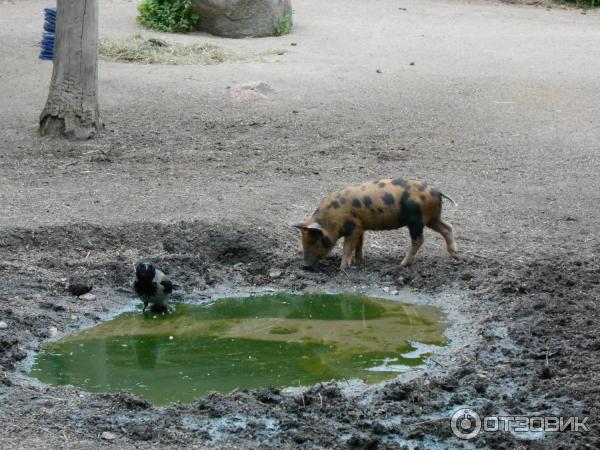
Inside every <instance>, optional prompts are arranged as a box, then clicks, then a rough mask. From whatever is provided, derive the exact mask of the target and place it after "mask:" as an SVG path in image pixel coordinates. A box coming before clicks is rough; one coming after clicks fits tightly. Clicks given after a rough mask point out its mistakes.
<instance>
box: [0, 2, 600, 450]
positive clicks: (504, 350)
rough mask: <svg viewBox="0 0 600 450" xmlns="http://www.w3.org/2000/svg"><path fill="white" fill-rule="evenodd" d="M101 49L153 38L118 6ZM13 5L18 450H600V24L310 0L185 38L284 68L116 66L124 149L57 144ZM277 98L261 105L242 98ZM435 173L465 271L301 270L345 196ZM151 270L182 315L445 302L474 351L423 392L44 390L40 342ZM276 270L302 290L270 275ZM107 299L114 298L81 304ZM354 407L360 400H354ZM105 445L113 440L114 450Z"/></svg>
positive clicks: (12, 372) (117, 128)
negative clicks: (213, 309)
mask: <svg viewBox="0 0 600 450" xmlns="http://www.w3.org/2000/svg"><path fill="white" fill-rule="evenodd" d="M100 3H101V6H100V7H101V24H100V28H101V31H100V33H101V35H102V36H104V37H119V36H126V35H130V34H131V33H134V32H136V31H141V32H144V33H145V34H147V35H151V34H152V33H147V32H146V31H144V30H142V29H140V28H139V27H138V26H137V25H136V24H135V21H134V16H135V3H134V2H132V1H117V0H114V1H108V0H106V1H101V2H100ZM48 4H49V2H42V1H30V0H22V1H21V0H19V1H17V0H15V1H6V2H3V3H2V4H0V42H2V46H1V47H0V61H1V64H0V105H2V106H1V108H0V123H1V125H2V126H1V128H0V136H1V141H0V158H1V160H0V161H1V164H0V256H1V258H0V273H1V275H2V289H0V320H1V321H4V322H6V325H7V327H6V328H5V329H0V423H1V424H2V428H1V429H2V433H0V448H6V449H16V448H27V449H32V448H50V447H51V448H99V447H110V446H112V447H115V448H173V447H186V448H211V447H217V448H248V447H249V448H254V447H259V446H260V447H261V448H307V449H308V448H348V447H354V448H399V447H402V446H406V447H408V448H457V447H461V446H463V445H464V446H465V447H466V448H470V447H473V446H474V447H478V448H486V447H487V448H516V447H519V446H522V447H526V448H539V449H543V448H569V449H571V448H598V447H600V430H599V428H598V424H597V421H598V416H599V412H600V411H599V408H600V389H599V386H600V375H599V373H600V357H599V352H600V337H599V336H598V330H599V329H600V302H599V298H600V258H599V256H598V255H599V254H600V240H599V239H598V232H599V231H600V226H599V225H598V221H599V219H600V211H599V209H598V205H599V199H600V194H599V192H600V179H599V178H598V174H599V173H600V156H599V153H600V151H599V145H600V125H599V124H600V111H599V109H598V105H599V104H600V78H599V77H598V73H600V48H599V47H598V45H595V44H594V43H597V42H598V41H599V39H600V14H598V13H597V12H588V13H587V14H582V13H581V11H580V10H576V9H567V10H561V9H553V10H551V11H547V10H545V9H544V8H539V7H534V6H527V5H512V4H511V5H509V4H505V3H501V2H495V1H479V0H474V1H461V0H456V1H454V0H436V1H434V0H379V1H377V2H373V1H368V0H328V1H327V2H322V1H319V0H297V1H296V2H295V4H294V10H295V18H294V20H295V29H294V32H293V33H292V34H291V35H289V36H285V37H281V38H264V39H258V40H253V39H244V40H229V39H218V38H215V37H211V36H208V35H204V34H201V33H197V34H192V35H186V36H170V37H169V38H170V39H174V40H178V41H181V42H212V43H217V44H219V45H222V46H224V47H227V48H231V49H234V50H237V51H248V52H250V51H252V52H260V51H267V50H273V49H283V50H285V52H280V53H283V54H281V55H278V56H277V57H276V58H273V59H272V60H270V61H268V62H257V61H254V62H245V63H225V64H220V65H213V66H144V65H128V64H120V63H107V62H101V63H100V70H99V73H100V80H99V90H100V107H101V113H102V115H103V119H104V121H105V124H106V129H105V131H104V133H103V134H102V135H101V136H99V137H98V138H97V139H94V140H92V141H86V142H64V141H60V140H56V141H55V140H49V139H42V138H40V137H38V136H37V134H36V121H37V116H38V114H39V112H41V110H42V107H43V104H44V102H45V99H46V95H47V92H48V83H49V80H50V74H51V64H49V63H48V62H41V61H39V60H38V59H37V54H38V48H37V41H39V38H40V33H41V27H42V15H41V14H42V8H43V7H44V6H48ZM252 82H263V83H266V84H267V85H268V86H269V87H270V89H268V90H267V91H265V92H266V94H265V95H264V96H263V97H264V98H259V99H255V100H243V99H240V98H238V97H236V96H235V95H234V94H233V93H235V92H238V91H237V90H236V89H237V88H236V87H237V86H239V85H242V84H244V83H252ZM395 175H405V176H413V177H421V178H424V179H426V180H428V181H429V182H430V183H432V184H436V185H438V186H439V187H441V188H442V189H443V191H444V192H445V193H447V194H448V195H450V196H451V197H453V198H455V199H456V200H457V201H458V203H459V206H458V208H453V207H451V206H449V205H446V207H445V212H444V216H445V217H446V218H447V219H448V220H449V221H450V222H451V223H452V224H453V225H454V226H455V229H456V234H457V243H458V245H459V249H460V251H461V254H462V256H463V260H462V261H460V262H456V261H453V260H451V259H449V258H448V256H447V254H446V253H445V249H444V246H443V242H442V240H441V239H440V238H439V236H434V235H433V234H432V233H427V232H426V241H425V245H424V247H423V248H422V250H421V252H420V253H419V256H418V258H417V262H416V264H415V265H414V266H412V267H410V268H407V269H400V268H399V263H400V260H401V258H402V256H403V253H404V251H405V250H406V248H407V246H408V245H409V239H408V233H407V231H406V230H401V231H395V232H384V233H371V234H370V235H368V236H367V239H366V242H365V254H366V258H367V260H366V265H365V266H364V267H362V268H360V269H352V270H349V271H347V272H346V273H341V272H340V271H339V270H338V269H337V267H338V265H339V262H340V256H339V249H338V250H337V251H336V252H335V253H334V254H333V256H332V257H330V258H329V259H327V260H326V261H324V263H323V264H322V265H321V267H320V268H319V269H318V270H316V271H312V272H308V271H305V270H302V269H301V268H300V264H299V263H300V258H299V256H300V255H299V249H298V242H297V236H296V233H295V232H294V230H292V229H289V228H288V227H287V226H286V222H287V221H289V220H293V219H300V218H303V217H304V216H305V215H306V214H307V213H308V212H311V211H312V210H313V209H314V208H315V207H316V205H317V203H318V200H319V199H320V198H321V197H322V196H323V195H324V194H326V193H327V192H329V191H331V190H334V189H338V188H339V187H341V186H343V185H345V184H350V183H357V182H361V181H364V180H369V179H378V178H382V177H386V176H395ZM142 257H148V258H152V259H154V260H156V261H157V262H158V264H159V265H160V267H162V268H164V269H165V271H167V272H168V273H169V274H170V275H171V276H172V277H173V278H175V279H176V280H177V281H178V282H180V283H181V284H182V285H183V286H184V291H185V294H184V298H200V297H203V296H209V295H211V294H214V293H218V292H229V291H244V290H253V289H263V288H284V289H293V290H304V289H337V290H351V291H355V292H370V293H376V294H377V293H383V292H390V291H394V290H400V291H401V292H402V290H403V289H409V290H410V291H412V292H417V293H421V294H428V295H431V296H433V297H434V298H435V299H436V300H435V301H436V302H437V304H439V305H441V306H442V307H443V308H444V309H445V311H446V312H447V313H448V314H449V316H450V317H451V318H452V319H453V320H454V322H455V326H454V327H453V329H452V331H451V337H452V336H454V337H456V342H457V344H456V345H455V346H454V347H453V348H452V350H451V351H450V352H449V353H447V354H445V355H440V356H439V357H438V358H436V359H435V360H434V361H433V362H431V364H430V365H429V366H428V368H427V369H426V370H425V371H423V372H420V373H418V374H415V375H412V376H407V377H401V378H399V379H397V380H394V381H392V382H388V383H385V384H381V385H376V386H373V387H369V388H366V387H364V386H361V385H360V384H358V385H349V384H347V383H325V384H322V385H318V386H315V387H312V388H310V389H309V390H307V391H306V392H304V393H296V394H293V395H283V394H282V393H280V392H278V391H277V390H274V389H272V390H263V391H258V392H245V391H241V392H237V393H233V394H231V395H228V396H227V395H221V394H213V395H210V396H209V397H207V398H204V399H198V400H197V401H195V402H194V403H193V404H191V405H175V406H172V407H165V408H157V407H153V406H151V405H149V404H148V403H146V402H145V401H144V400H143V399H140V398H136V397H133V396H130V395H128V394H125V393H123V394H120V395H92V394H89V393H86V392H83V391H80V390H78V389H75V388H71V387H58V388H56V387H47V386H40V385H36V384H34V383H32V382H31V381H30V380H29V379H28V378H27V377H26V376H25V375H24V374H23V370H24V369H25V367H26V363H27V361H28V360H29V359H30V357H31V355H32V354H33V352H34V351H35V350H37V349H39V346H40V343H41V342H43V341H44V340H45V339H47V338H48V337H49V336H50V329H51V327H56V328H57V330H58V332H59V335H62V334H63V333H66V332H69V330H72V329H74V328H76V327H77V326H79V325H89V324H92V323H95V322H98V321H99V320H102V319H103V318H105V317H108V316H110V315H114V314H115V313H116V312H117V311H119V310H120V309H122V308H124V307H127V305H130V304H131V303H132V302H135V299H134V298H133V297H132V296H131V294H129V293H128V292H127V290H128V287H129V283H130V280H131V276H132V265H133V263H134V262H135V261H137V260H138V259H139V258H142ZM273 268H278V269H281V271H282V275H281V276H280V277H277V278H275V279H272V278H270V277H269V272H270V271H271V270H272V269H273ZM73 274H81V275H82V276H85V277H88V278H90V279H92V280H93V281H94V284H95V287H94V291H93V292H94V293H95V295H96V296H97V300H95V301H88V302H85V301H82V300H78V299H75V298H73V297H70V296H69V295H68V293H67V292H66V289H65V287H66V284H67V279H68V278H69V277H70V276H72V275H73ZM357 386H358V387H357ZM463 406H464V407H471V408H473V409H475V410H477V411H478V412H479V413H481V414H487V415H492V414H507V415H538V416H539V415H561V416H571V415H576V416H579V417H584V416H589V417H590V419H589V421H588V425H589V426H590V431H589V432H587V433H569V432H564V433H547V434H546V436H545V438H544V439H531V438H533V437H535V436H531V435H519V434H518V433H514V434H511V433H483V434H481V435H480V436H479V437H478V438H476V439H474V440H471V441H468V442H463V441H459V440H457V439H456V438H454V437H453V436H452V432H451V429H450V425H449V419H448V417H449V414H451V412H452V411H453V410H455V409H458V408H459V407H463ZM103 432H110V433H112V435H110V436H109V437H110V439H105V438H106V435H105V438H102V437H101V435H102V433H103Z"/></svg>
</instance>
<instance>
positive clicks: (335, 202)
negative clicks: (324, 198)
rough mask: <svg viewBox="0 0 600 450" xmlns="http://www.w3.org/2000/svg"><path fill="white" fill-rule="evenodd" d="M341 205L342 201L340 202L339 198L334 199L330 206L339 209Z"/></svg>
mask: <svg viewBox="0 0 600 450" xmlns="http://www.w3.org/2000/svg"><path fill="white" fill-rule="evenodd" d="M339 207H340V202H338V201H337V200H334V201H332V202H331V203H330V204H329V206H328V208H334V209H338V208H339Z"/></svg>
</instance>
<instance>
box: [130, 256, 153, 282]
mask: <svg viewBox="0 0 600 450" xmlns="http://www.w3.org/2000/svg"><path fill="white" fill-rule="evenodd" d="M154 275H156V269H155V268H154V264H152V263H151V262H150V261H142V262H141V263H139V264H138V265H137V266H136V267H135V276H136V278H137V279H138V280H140V281H152V280H153V279H154Z"/></svg>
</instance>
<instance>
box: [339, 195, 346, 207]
mask: <svg viewBox="0 0 600 450" xmlns="http://www.w3.org/2000/svg"><path fill="white" fill-rule="evenodd" d="M340 203H341V204H342V205H343V204H344V203H346V197H342V198H340Z"/></svg>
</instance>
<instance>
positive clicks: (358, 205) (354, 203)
mask: <svg viewBox="0 0 600 450" xmlns="http://www.w3.org/2000/svg"><path fill="white" fill-rule="evenodd" d="M352 206H354V207H355V208H360V207H361V203H360V200H359V199H357V198H355V199H354V200H352Z"/></svg>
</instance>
